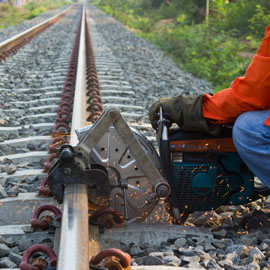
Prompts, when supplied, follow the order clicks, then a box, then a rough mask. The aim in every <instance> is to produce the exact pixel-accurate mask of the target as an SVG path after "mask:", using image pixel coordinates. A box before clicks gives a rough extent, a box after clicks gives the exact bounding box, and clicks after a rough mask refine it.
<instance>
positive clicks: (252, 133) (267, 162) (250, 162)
mask: <svg viewBox="0 0 270 270" xmlns="http://www.w3.org/2000/svg"><path fill="white" fill-rule="evenodd" d="M269 115H270V110H265V111H252V112H245V113H243V114H241V115H239V116H238V118H237V119H236V122H235V124H234V127H233V141H234V144H235V147H236V149H237V151H238V152H239V155H240V156H241V158H242V159H243V161H244V162H245V163H246V165H247V166H248V167H249V169H250V170H251V171H252V172H253V173H254V174H255V175H256V176H257V177H258V178H259V179H260V180H261V181H262V182H263V183H264V184H265V185H266V186H267V187H270V127H268V126H266V125H265V124H264V121H265V120H266V119H267V118H268V117H269Z"/></svg>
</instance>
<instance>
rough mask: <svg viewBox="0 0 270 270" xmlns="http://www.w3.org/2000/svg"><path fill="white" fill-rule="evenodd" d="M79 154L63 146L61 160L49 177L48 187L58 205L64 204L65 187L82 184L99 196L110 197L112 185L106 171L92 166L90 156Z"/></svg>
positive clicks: (70, 147) (95, 165)
mask: <svg viewBox="0 0 270 270" xmlns="http://www.w3.org/2000/svg"><path fill="white" fill-rule="evenodd" d="M81 152H82V151H80V152H77V151H76V149H74V148H73V147H72V146H71V145H63V146H62V148H61V150H60V153H59V160H58V161H57V162H56V164H55V165H54V166H53V167H52V169H51V170H50V172H49V176H48V186H49V187H50V188H51V190H52V191H53V194H54V197H55V199H56V200H57V201H58V203H62V202H63V196H64V186H65V185H66V184H72V183H81V184H86V185H87V186H88V188H94V189H95V190H96V192H97V194H99V195H102V196H103V197H105V198H106V197H109V194H110V190H111V188H110V185H109V180H108V175H107V171H106V169H105V168H104V167H103V166H101V165H99V164H91V162H90V158H89V155H87V154H85V153H83V154H82V153H81Z"/></svg>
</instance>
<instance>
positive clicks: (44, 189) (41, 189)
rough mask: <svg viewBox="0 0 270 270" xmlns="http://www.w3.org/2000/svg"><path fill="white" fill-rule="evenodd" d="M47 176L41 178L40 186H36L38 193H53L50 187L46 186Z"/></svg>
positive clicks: (48, 194) (50, 194)
mask: <svg viewBox="0 0 270 270" xmlns="http://www.w3.org/2000/svg"><path fill="white" fill-rule="evenodd" d="M47 178H48V177H45V178H43V180H42V181H41V183H40V186H39V187H38V188H37V190H38V192H39V194H40V195H44V196H52V195H53V193H52V191H51V189H50V188H49V187H48V186H47Z"/></svg>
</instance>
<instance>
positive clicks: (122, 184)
mask: <svg viewBox="0 0 270 270" xmlns="http://www.w3.org/2000/svg"><path fill="white" fill-rule="evenodd" d="M111 187H119V188H121V189H122V191H123V200H124V220H128V210H127V192H126V191H127V188H128V181H127V180H125V179H121V180H120V182H119V184H111Z"/></svg>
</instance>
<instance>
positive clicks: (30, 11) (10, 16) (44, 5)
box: [0, 0, 67, 29]
mask: <svg viewBox="0 0 270 270" xmlns="http://www.w3.org/2000/svg"><path fill="white" fill-rule="evenodd" d="M10 2H11V1H10ZM65 4H67V3H66V2H65V0H49V1H40V2H37V3H34V2H31V3H29V4H27V5H24V6H21V7H16V6H14V5H12V4H8V3H2V4H0V29H2V28H5V27H7V26H10V25H15V24H18V23H21V22H23V21H25V20H29V19H32V18H34V17H36V16H37V15H39V14H40V13H42V12H44V11H47V10H50V9H55V8H57V7H59V6H63V5H65Z"/></svg>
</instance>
